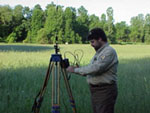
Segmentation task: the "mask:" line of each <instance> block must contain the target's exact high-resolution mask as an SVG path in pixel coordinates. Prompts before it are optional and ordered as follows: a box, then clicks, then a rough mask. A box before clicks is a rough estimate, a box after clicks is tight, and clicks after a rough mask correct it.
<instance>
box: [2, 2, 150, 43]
mask: <svg viewBox="0 0 150 113" xmlns="http://www.w3.org/2000/svg"><path fill="white" fill-rule="evenodd" d="M95 27H100V28H102V29H103V30H104V31H105V32H106V35H107V37H108V41H109V43H122V42H126V43H135V42H140V43H150V14H147V15H146V16H144V15H143V14H139V15H137V16H135V17H132V18H131V20H130V25H128V24H126V22H125V21H121V22H118V23H116V24H114V17H113V8H112V7H108V9H107V10H106V14H105V13H103V14H102V15H101V16H100V17H98V16H96V15H94V14H92V15H89V14H88V11H87V10H86V9H85V8H84V7H83V6H81V7H80V8H78V9H75V8H73V7H66V8H64V7H63V6H60V5H58V6H56V5H55V4H54V3H53V2H52V3H50V4H48V5H47V6H46V8H45V10H43V9H42V8H41V6H40V5H39V4H37V5H35V6H34V8H33V9H30V8H29V7H23V6H21V5H17V6H15V7H14V8H11V7H10V6H9V5H4V6H0V42H7V43H13V42H23V43H50V44H53V43H55V39H56V36H57V37H58V42H59V43H70V44H73V43H88V41H87V35H88V31H89V30H91V29H92V28H95Z"/></svg>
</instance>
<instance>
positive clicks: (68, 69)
mask: <svg viewBox="0 0 150 113" xmlns="http://www.w3.org/2000/svg"><path fill="white" fill-rule="evenodd" d="M75 68H76V67H75V66H69V67H68V68H67V71H68V72H71V73H74V69H75Z"/></svg>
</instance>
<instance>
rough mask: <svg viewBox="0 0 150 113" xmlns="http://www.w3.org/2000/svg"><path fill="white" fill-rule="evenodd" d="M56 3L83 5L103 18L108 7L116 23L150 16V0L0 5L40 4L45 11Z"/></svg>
mask: <svg viewBox="0 0 150 113" xmlns="http://www.w3.org/2000/svg"><path fill="white" fill-rule="evenodd" d="M52 1H53V2H54V3H55V4H56V5H62V6H65V7H68V6H72V7H74V8H76V9H78V8H79V7H80V6H81V5H83V6H84V7H85V9H86V10H88V14H90V15H91V14H95V15H96V16H99V17H100V16H101V14H102V13H105V14H106V10H107V8H108V7H112V8H113V11H114V12H113V13H114V19H115V23H116V22H120V21H126V22H127V24H129V23H130V19H131V17H134V16H137V15H138V14H140V13H142V14H144V16H145V15H146V14H148V13H149V14H150V0H0V5H6V4H8V5H10V6H12V7H14V6H16V5H18V4H21V5H22V6H29V7H30V8H33V7H34V6H35V5H36V4H40V5H41V7H42V9H45V7H46V5H47V4H50V3H51V2H52Z"/></svg>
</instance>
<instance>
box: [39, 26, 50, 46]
mask: <svg viewBox="0 0 150 113" xmlns="http://www.w3.org/2000/svg"><path fill="white" fill-rule="evenodd" d="M36 41H37V43H41V44H47V43H48V37H47V33H46V30H45V29H44V28H42V29H40V30H39V31H38V33H37V40H36Z"/></svg>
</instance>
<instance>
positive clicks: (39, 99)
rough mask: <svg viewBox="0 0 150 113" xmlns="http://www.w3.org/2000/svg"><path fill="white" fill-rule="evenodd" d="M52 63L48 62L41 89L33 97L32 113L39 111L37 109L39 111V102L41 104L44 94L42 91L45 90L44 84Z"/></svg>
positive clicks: (45, 84)
mask: <svg viewBox="0 0 150 113" xmlns="http://www.w3.org/2000/svg"><path fill="white" fill-rule="evenodd" d="M53 65H54V63H53V62H50V63H49V66H48V69H47V73H46V77H45V80H44V83H43V87H42V88H41V90H40V91H39V93H38V95H37V96H36V98H35V101H34V104H33V106H32V112H34V113H39V111H40V107H41V104H42V101H43V96H44V93H45V90H46V86H47V84H48V80H49V78H50V74H51V71H52V68H53Z"/></svg>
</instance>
